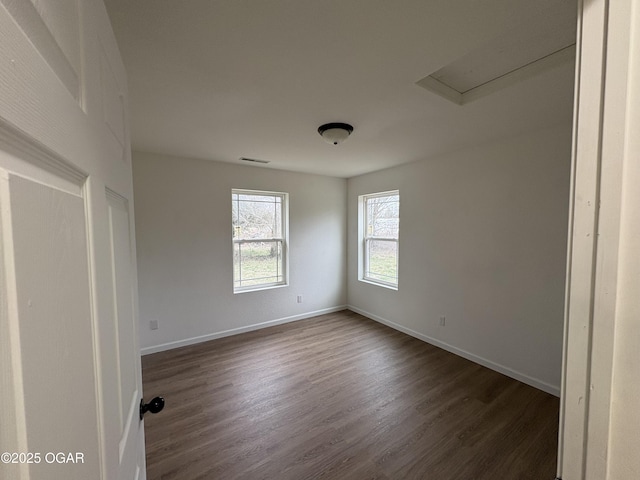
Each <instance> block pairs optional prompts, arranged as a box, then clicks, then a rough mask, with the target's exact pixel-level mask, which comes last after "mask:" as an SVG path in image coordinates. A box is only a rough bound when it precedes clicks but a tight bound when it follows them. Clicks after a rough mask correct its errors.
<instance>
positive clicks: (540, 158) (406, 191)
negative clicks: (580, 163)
mask: <svg viewBox="0 0 640 480" xmlns="http://www.w3.org/2000/svg"><path fill="white" fill-rule="evenodd" d="M570 158H571V128H570V126H569V125H567V126H566V127H558V128H553V129H548V130H544V131H540V132H535V133H530V134H526V135H523V136H520V137H517V138H512V139H509V140H507V141H502V142H499V143H492V144H489V145H484V146H479V147H474V148H471V149H467V150H463V151H458V152H454V153H450V154H447V155H444V156H441V157H438V158H435V159H429V160H427V161H422V162H418V163H413V164H409V165H404V166H400V167H394V168H391V169H388V170H383V171H379V172H375V173H371V174H367V175H363V176H359V177H354V178H351V179H349V180H348V303H349V305H350V307H352V308H353V309H354V310H356V311H359V312H361V313H364V314H367V315H368V316H370V317H372V318H374V319H376V320H378V321H382V322H385V323H388V324H391V325H393V326H394V327H395V328H399V329H401V330H404V331H406V332H408V333H411V334H413V335H415V336H417V337H419V338H423V339H425V340H427V341H431V342H432V343H435V344H438V345H440V346H442V347H445V348H447V349H449V350H451V351H454V352H456V353H458V354H461V355H463V356H466V357H467V358H471V359H473V360H475V361H477V362H479V363H483V364H485V365H487V366H490V367H492V368H494V369H496V370H499V371H502V372H504V373H506V374H508V375H511V376H513V377H515V378H519V379H521V380H524V381H526V382H527V383H530V384H532V385H535V386H537V387H539V388H542V389H544V390H546V391H549V392H552V393H555V394H558V392H559V385H560V375H561V362H562V331H563V304H564V282H565V266H566V246H567V222H568V201H569V175H570ZM394 189H399V190H400V253H399V289H398V291H394V290H390V289H386V288H381V287H378V286H375V285H371V284H368V283H364V282H361V281H359V280H358V272H357V255H358V247H357V228H358V219H357V198H358V195H362V194H367V193H374V192H379V191H387V190H394ZM440 316H445V317H446V324H445V326H440V325H439V318H440Z"/></svg>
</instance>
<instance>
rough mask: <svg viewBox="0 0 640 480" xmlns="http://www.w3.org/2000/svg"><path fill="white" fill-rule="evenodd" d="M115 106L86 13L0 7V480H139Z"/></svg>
mask: <svg viewBox="0 0 640 480" xmlns="http://www.w3.org/2000/svg"><path fill="white" fill-rule="evenodd" d="M126 100H127V93H126V84H125V74H124V68H123V65H122V63H121V60H120V57H119V53H118V48H117V45H116V42H115V39H114V37H113V33H112V31H111V27H110V24H109V20H108V16H107V13H106V10H105V8H104V5H103V4H102V2H101V0H0V342H1V343H0V347H1V350H0V379H1V382H2V383H1V384H0V454H2V459H1V460H2V461H1V462H0V478H2V479H29V480H36V479H46V480H56V479H64V480H73V479H78V480H90V479H104V480H113V479H127V480H130V479H135V478H140V479H144V478H145V477H146V475H145V468H144V431H143V423H142V422H141V421H140V419H139V406H140V399H141V397H142V389H141V375H140V354H139V346H138V331H137V329H138V327H137V278H136V267H135V265H136V259H135V244H134V227H133V225H134V223H133V203H132V202H133V197H132V176H131V156H130V147H129V134H128V119H127V111H126ZM5 452H6V453H5Z"/></svg>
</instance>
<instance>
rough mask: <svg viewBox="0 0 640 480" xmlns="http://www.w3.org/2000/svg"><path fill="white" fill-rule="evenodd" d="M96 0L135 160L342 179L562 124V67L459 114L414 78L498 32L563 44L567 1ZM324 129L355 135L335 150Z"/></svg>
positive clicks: (570, 13)
mask: <svg viewBox="0 0 640 480" xmlns="http://www.w3.org/2000/svg"><path fill="white" fill-rule="evenodd" d="M105 3H106V5H107V9H108V11H109V14H110V16H111V20H112V23H113V27H114V31H115V34H116V38H117V39H118V43H119V45H120V50H121V53H122V56H123V59H124V63H125V66H126V68H127V72H128V81H129V92H130V109H131V116H132V142H133V148H134V150H143V151H149V152H158V153H164V154H170V155H176V156H182V157H194V158H201V159H208V160H215V161H224V162H233V163H238V164H243V165H247V163H245V162H240V161H239V158H240V157H249V158H255V159H262V160H268V161H270V163H269V164H268V165H260V164H256V166H255V168H278V169H287V170H293V171H303V172H309V173H319V174H324V175H334V176H339V177H351V176H354V175H359V174H362V173H365V172H370V171H374V170H379V169H383V168H387V167H390V166H394V165H398V164H402V163H407V162H412V161H416V160H422V159H426V158H429V157H431V156H434V155H437V154H441V153H444V152H448V151H452V150H456V149H460V148H465V147H469V146H472V145H475V144H480V143H486V142H489V141H492V140H495V139H499V138H503V137H506V136H511V135H517V134H519V133H523V132H525V131H528V130H536V129H540V128H544V127H547V126H551V125H554V124H557V123H561V122H565V123H567V122H570V119H571V114H572V113H571V111H572V101H573V93H572V91H573V76H574V65H573V63H572V62H571V61H568V62H564V63H562V64H560V65H556V66H554V67H553V68H551V69H546V70H544V71H541V72H538V73H537V74H536V75H533V76H530V77H529V78H525V79H524V80H521V81H519V82H517V83H515V84H512V85H509V86H507V87H505V88H502V89H500V90H499V91H497V92H494V93H492V94H491V95H487V96H484V97H482V98H479V99H477V100H475V101H473V102H471V103H468V104H465V105H463V106H460V105H455V104H453V103H451V102H449V101H447V100H445V99H443V98H442V97H440V96H438V95H435V94H433V93H430V92H429V91H427V90H425V89H423V88H420V87H419V86H417V85H416V84H415V82H417V81H418V80H420V79H422V78H424V77H425V76H427V75H430V74H431V73H434V72H436V71H437V70H439V69H441V68H442V67H444V66H446V65H449V64H451V63H453V62H454V61H456V60H457V59H460V58H462V57H465V56H468V55H470V54H472V52H474V51H476V50H482V47H484V46H490V45H492V44H494V43H495V42H496V39H500V42H501V43H504V39H505V36H507V37H508V35H509V32H514V35H515V34H516V33H517V39H516V38H515V37H514V42H515V41H517V42H519V43H522V42H523V40H522V39H523V38H526V32H529V33H530V38H531V39H532V40H531V42H535V41H536V40H535V39H536V32H539V31H548V29H549V25H552V26H553V28H554V29H555V28H557V29H562V30H566V31H568V32H569V36H575V23H576V13H575V12H576V4H575V0H571V1H569V0H536V1H531V0H398V1H389V0H325V1H310V0H189V1H176V0H135V1H134V0H106V2H105ZM523 31H524V32H523ZM523 33H524V35H523ZM563 37H566V33H564V34H563ZM507 43H508V42H507ZM510 50H511V51H513V50H516V51H517V50H519V49H513V48H512V49H510ZM524 50H526V48H523V51H524ZM549 53H552V52H549ZM327 122H347V123H350V124H352V125H353V126H354V127H355V129H354V132H353V134H352V135H351V137H350V138H349V139H348V140H347V141H346V142H345V143H343V144H341V145H339V146H333V145H330V144H327V143H325V142H324V141H323V140H322V138H321V137H320V136H319V135H318V133H317V128H318V126H320V125H321V124H323V123H327Z"/></svg>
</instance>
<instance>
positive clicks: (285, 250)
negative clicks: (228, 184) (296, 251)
mask: <svg viewBox="0 0 640 480" xmlns="http://www.w3.org/2000/svg"><path fill="white" fill-rule="evenodd" d="M235 195H255V196H260V197H278V198H280V199H281V201H280V209H281V210H280V236H275V237H269V238H267V237H263V238H253V239H249V238H247V239H242V238H236V226H235V225H234V218H233V203H234V196H235ZM231 203H232V205H231V229H232V233H231V239H232V255H233V257H232V260H233V268H232V285H233V293H234V294H236V293H246V292H254V291H258V290H268V289H272V288H280V287H286V286H288V285H289V194H288V193H286V192H274V191H267V190H248V189H243V188H232V189H231ZM270 242H273V243H276V244H277V245H279V246H280V252H281V257H282V273H281V277H282V280H280V281H276V282H265V283H260V284H256V285H247V286H236V283H237V282H236V261H235V252H236V245H245V244H250V243H270ZM241 265H242V261H241V260H240V266H241ZM240 268H241V267H240ZM247 281H248V280H247ZM239 282H240V284H241V282H242V279H240V280H239Z"/></svg>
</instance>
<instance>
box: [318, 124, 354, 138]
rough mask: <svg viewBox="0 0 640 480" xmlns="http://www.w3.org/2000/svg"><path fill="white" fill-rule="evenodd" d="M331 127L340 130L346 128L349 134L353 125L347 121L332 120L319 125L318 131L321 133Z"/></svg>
mask: <svg viewBox="0 0 640 480" xmlns="http://www.w3.org/2000/svg"><path fill="white" fill-rule="evenodd" d="M332 128H340V129H342V130H346V131H347V132H349V135H351V132H353V126H351V125H349V124H348V123H340V122H333V123H325V124H324V125H320V126H319V127H318V133H319V134H320V135H322V134H323V133H324V132H326V131H327V130H331V129H332Z"/></svg>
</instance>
